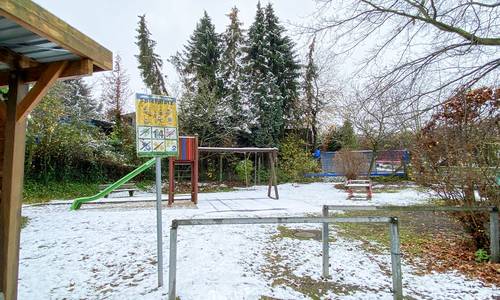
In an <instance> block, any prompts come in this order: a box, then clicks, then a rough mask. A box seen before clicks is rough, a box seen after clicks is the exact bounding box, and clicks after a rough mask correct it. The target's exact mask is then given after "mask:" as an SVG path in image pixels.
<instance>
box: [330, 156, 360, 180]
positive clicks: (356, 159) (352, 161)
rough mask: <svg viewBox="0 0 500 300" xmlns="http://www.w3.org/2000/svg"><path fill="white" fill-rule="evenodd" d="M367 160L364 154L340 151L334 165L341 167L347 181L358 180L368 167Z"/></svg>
mask: <svg viewBox="0 0 500 300" xmlns="http://www.w3.org/2000/svg"><path fill="white" fill-rule="evenodd" d="M365 161H366V159H365V157H364V156H363V154H362V153H359V152H354V151H350V150H340V151H338V152H337V153H335V157H334V159H333V163H334V164H335V165H336V166H339V170H340V172H341V173H342V174H343V175H344V176H345V177H346V178H347V179H356V178H358V176H359V174H361V172H362V171H363V167H364V166H365V165H366V163H365Z"/></svg>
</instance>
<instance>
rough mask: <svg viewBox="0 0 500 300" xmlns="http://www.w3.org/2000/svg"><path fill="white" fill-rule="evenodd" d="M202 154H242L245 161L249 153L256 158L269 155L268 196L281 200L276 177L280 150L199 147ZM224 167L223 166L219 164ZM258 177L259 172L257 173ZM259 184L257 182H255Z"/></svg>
mask: <svg viewBox="0 0 500 300" xmlns="http://www.w3.org/2000/svg"><path fill="white" fill-rule="evenodd" d="M198 150H199V151H200V152H208V153H240V154H243V155H244V157H245V159H246V158H247V153H254V155H255V157H257V154H258V153H260V154H263V155H266V154H267V158H268V162H269V169H270V172H271V174H270V176H269V182H268V188H267V196H268V197H269V198H272V199H279V193H278V177H277V175H276V163H277V160H278V148H257V147H243V148H225V147H199V148H198ZM219 165H222V164H219ZM255 177H257V172H256V173H255ZM255 182H257V180H255ZM273 188H274V196H272V192H271V191H272V189H273Z"/></svg>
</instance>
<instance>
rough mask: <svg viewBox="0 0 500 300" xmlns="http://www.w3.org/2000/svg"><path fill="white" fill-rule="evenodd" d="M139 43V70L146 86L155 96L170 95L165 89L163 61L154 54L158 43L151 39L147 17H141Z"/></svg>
mask: <svg viewBox="0 0 500 300" xmlns="http://www.w3.org/2000/svg"><path fill="white" fill-rule="evenodd" d="M138 25H139V27H138V28H137V29H136V31H137V36H136V38H137V42H135V44H136V45H137V46H138V47H139V54H138V55H135V57H136V58H137V61H138V62H139V70H140V71H141V76H142V80H143V82H144V84H145V85H146V87H147V88H149V89H150V90H151V93H153V94H160V95H168V92H167V88H166V87H165V78H164V76H163V74H162V67H163V61H162V59H161V58H160V56H159V55H158V54H156V53H155V52H154V48H155V46H156V42H155V41H154V40H152V39H151V32H150V31H149V29H148V27H147V23H146V15H142V16H139V23H138Z"/></svg>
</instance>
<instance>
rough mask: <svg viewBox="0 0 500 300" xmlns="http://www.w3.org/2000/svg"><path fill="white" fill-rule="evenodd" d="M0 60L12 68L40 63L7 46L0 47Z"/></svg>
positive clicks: (33, 65) (21, 67) (34, 65)
mask: <svg viewBox="0 0 500 300" xmlns="http://www.w3.org/2000/svg"><path fill="white" fill-rule="evenodd" d="M0 62H2V63H4V64H6V65H8V66H9V68H11V69H13V70H18V69H25V68H31V67H36V66H38V65H40V63H39V62H37V61H36V60H34V59H32V58H29V57H27V56H24V55H21V54H19V53H16V52H14V51H12V50H10V49H8V48H5V47H0Z"/></svg>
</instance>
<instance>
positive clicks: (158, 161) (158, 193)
mask: <svg viewBox="0 0 500 300" xmlns="http://www.w3.org/2000/svg"><path fill="white" fill-rule="evenodd" d="M162 233H163V229H162V221H161V157H156V249H157V253H158V287H160V286H163V238H162Z"/></svg>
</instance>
